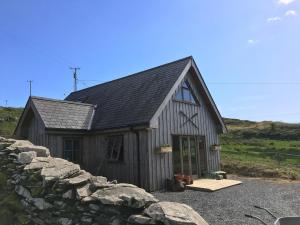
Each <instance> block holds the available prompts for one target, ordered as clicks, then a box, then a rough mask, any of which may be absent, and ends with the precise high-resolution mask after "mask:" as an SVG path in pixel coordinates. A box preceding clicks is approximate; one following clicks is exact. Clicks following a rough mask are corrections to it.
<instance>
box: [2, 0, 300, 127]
mask: <svg viewBox="0 0 300 225" xmlns="http://www.w3.org/2000/svg"><path fill="white" fill-rule="evenodd" d="M299 40H300V0H294V1H293V0H264V1H262V0H243V1H241V0H227V1H216V0H212V1H202V0H186V1H182V0H169V1H167V0H160V1H155V0H153V1H141V0H136V1H130V0H128V1H96V0H94V1H93V0H89V1H83V0H72V1H71V0H63V1H62V0H51V1H50V0H48V1H38V0H26V1H16V0H10V1H1V2H0V62H1V63H0V65H1V70H0V78H1V83H0V105H5V100H8V105H10V106H24V105H25V103H26V100H27V98H28V94H29V91H28V89H29V88H28V83H27V82H26V81H27V80H33V95H37V96H46V97H51V98H58V99H63V98H64V97H65V95H68V94H69V93H70V92H71V91H72V86H73V83H72V74H71V71H70V69H69V67H70V66H79V67H81V70H80V71H79V79H80V80H84V81H81V82H80V83H79V88H85V87H87V86H91V85H95V84H97V83H101V82H104V81H108V80H112V79H115V78H119V77H122V76H125V75H128V74H131V73H134V72H138V71H140V70H144V69H147V68H150V67H154V66H157V65H160V64H163V63H166V62H169V61H173V60H176V59H179V58H182V57H185V56H189V55H193V57H194V58H195V60H196V63H197V65H198V67H199V68H200V71H201V73H202V75H203V77H204V79H205V81H206V83H207V85H208V87H209V89H210V91H211V94H212V95H213V97H214V99H215V102H216V103H217V105H218V107H219V109H220V111H221V114H222V115H223V116H226V117H232V118H241V119H250V120H259V121H260V120H279V121H287V122H300V104H299V102H300V100H299V99H300V65H299V64H300V44H299Z"/></svg>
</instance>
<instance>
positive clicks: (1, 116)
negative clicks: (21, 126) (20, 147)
mask: <svg viewBox="0 0 300 225" xmlns="http://www.w3.org/2000/svg"><path fill="white" fill-rule="evenodd" d="M22 111H23V109H22V108H1V107H0V136H4V137H10V136H11V135H12V134H13V132H14V129H15V127H16V125H17V122H18V120H19V117H20V115H21V113H22Z"/></svg>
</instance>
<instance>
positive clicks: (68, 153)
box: [64, 151, 73, 161]
mask: <svg viewBox="0 0 300 225" xmlns="http://www.w3.org/2000/svg"><path fill="white" fill-rule="evenodd" d="M64 159H66V160H68V161H73V154H72V151H64Z"/></svg>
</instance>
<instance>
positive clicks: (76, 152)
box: [73, 150, 80, 162]
mask: <svg viewBox="0 0 300 225" xmlns="http://www.w3.org/2000/svg"><path fill="white" fill-rule="evenodd" d="M79 161H80V151H79V150H74V151H73V162H79Z"/></svg>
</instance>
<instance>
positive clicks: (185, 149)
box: [181, 137, 190, 175]
mask: <svg viewBox="0 0 300 225" xmlns="http://www.w3.org/2000/svg"><path fill="white" fill-rule="evenodd" d="M181 155H182V173H183V174H187V175H189V174H190V153H189V138H188V137H181Z"/></svg>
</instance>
